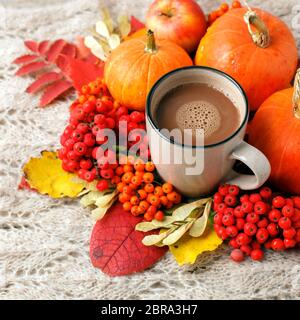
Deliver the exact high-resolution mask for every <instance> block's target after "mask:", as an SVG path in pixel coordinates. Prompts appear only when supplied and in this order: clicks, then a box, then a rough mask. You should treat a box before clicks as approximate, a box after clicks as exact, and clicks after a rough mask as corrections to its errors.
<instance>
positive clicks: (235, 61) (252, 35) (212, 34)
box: [195, 8, 298, 110]
mask: <svg viewBox="0 0 300 320" xmlns="http://www.w3.org/2000/svg"><path fill="white" fill-rule="evenodd" d="M253 10H254V11H253ZM253 10H248V9H245V8H241V9H234V10H229V11H228V12H227V13H226V14H225V15H223V16H222V17H220V18H219V19H217V20H216V22H214V23H213V24H212V26H211V27H210V28H209V29H208V32H207V33H206V35H205V36H204V37H203V38H202V40H201V42H200V45H199V48H198V51H197V54H196V58H195V63H196V64H197V65H202V66H209V67H213V68H216V69H219V70H222V71H224V72H225V73H227V74H229V75H231V76H232V77H233V78H234V79H235V80H237V81H238V82H239V83H240V84H241V86H242V87H243V88H244V90H245V91H246V94H247V96H248V99H249V102H250V106H251V110H256V109H257V108H258V107H259V106H260V105H261V104H262V103H263V102H264V101H265V99H267V98H268V97H269V96H270V95H271V94H273V93H274V92H276V91H279V90H282V89H286V88H288V87H289V86H290V83H291V81H292V79H293V77H294V75H295V72H296V68H297V61H298V54H297V46H296V42H295V39H294V37H293V35H292V33H291V31H290V30H289V29H288V27H287V26H286V24H285V23H284V22H283V21H281V20H280V19H279V18H277V17H274V16H273V15H271V14H269V13H267V12H265V11H263V10H260V9H253Z"/></svg>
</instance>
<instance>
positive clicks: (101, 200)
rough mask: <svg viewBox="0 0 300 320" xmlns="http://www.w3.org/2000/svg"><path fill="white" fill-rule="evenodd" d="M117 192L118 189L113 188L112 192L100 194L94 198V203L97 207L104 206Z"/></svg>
mask: <svg viewBox="0 0 300 320" xmlns="http://www.w3.org/2000/svg"><path fill="white" fill-rule="evenodd" d="M118 193H119V192H118V190H115V191H114V192H112V193H109V194H106V195H102V196H100V197H99V198H98V199H97V200H96V202H95V205H96V206H97V207H102V208H105V207H106V206H107V205H109V203H110V202H111V201H112V200H113V199H114V198H115V197H117V195H118Z"/></svg>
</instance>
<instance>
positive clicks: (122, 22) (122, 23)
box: [118, 15, 131, 38]
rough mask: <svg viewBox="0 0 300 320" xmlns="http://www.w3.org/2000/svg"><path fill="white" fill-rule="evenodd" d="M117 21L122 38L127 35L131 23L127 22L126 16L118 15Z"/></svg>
mask: <svg viewBox="0 0 300 320" xmlns="http://www.w3.org/2000/svg"><path fill="white" fill-rule="evenodd" d="M118 23H119V31H120V34H121V36H122V38H125V37H126V36H128V35H129V33H130V31H131V24H130V22H129V19H128V17H127V16H124V15H120V16H119V17H118Z"/></svg>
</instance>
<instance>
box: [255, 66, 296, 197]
mask: <svg viewBox="0 0 300 320" xmlns="http://www.w3.org/2000/svg"><path fill="white" fill-rule="evenodd" d="M249 141H250V143H251V144H252V145H254V146H255V147H257V148H258V149H260V150H261V151H262V152H263V153H264V154H265V155H266V156H267V158H268V159H269V161H270V163H271V166H272V173H271V177H270V181H271V182H272V183H273V184H274V185H275V186H276V187H278V188H279V189H281V190H283V191H288V192H291V193H294V194H300V170H299V164H300V69H299V70H298V73H297V76H296V79H295V88H294V89H293V88H289V89H285V90H282V91H279V92H277V93H275V94H273V95H272V96H271V97H269V98H268V99H267V100H266V101H265V102H264V103H263V104H262V106H261V107H260V108H259V109H258V111H257V113H256V115H255V117H254V119H253V120H252V122H251V125H250V130H249Z"/></svg>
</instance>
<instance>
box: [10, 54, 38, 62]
mask: <svg viewBox="0 0 300 320" xmlns="http://www.w3.org/2000/svg"><path fill="white" fill-rule="evenodd" d="M38 58H39V56H37V55H35V54H25V55H23V56H21V57H19V58H17V59H15V60H14V61H13V63H15V64H24V63H29V62H33V61H35V60H37V59H38Z"/></svg>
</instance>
